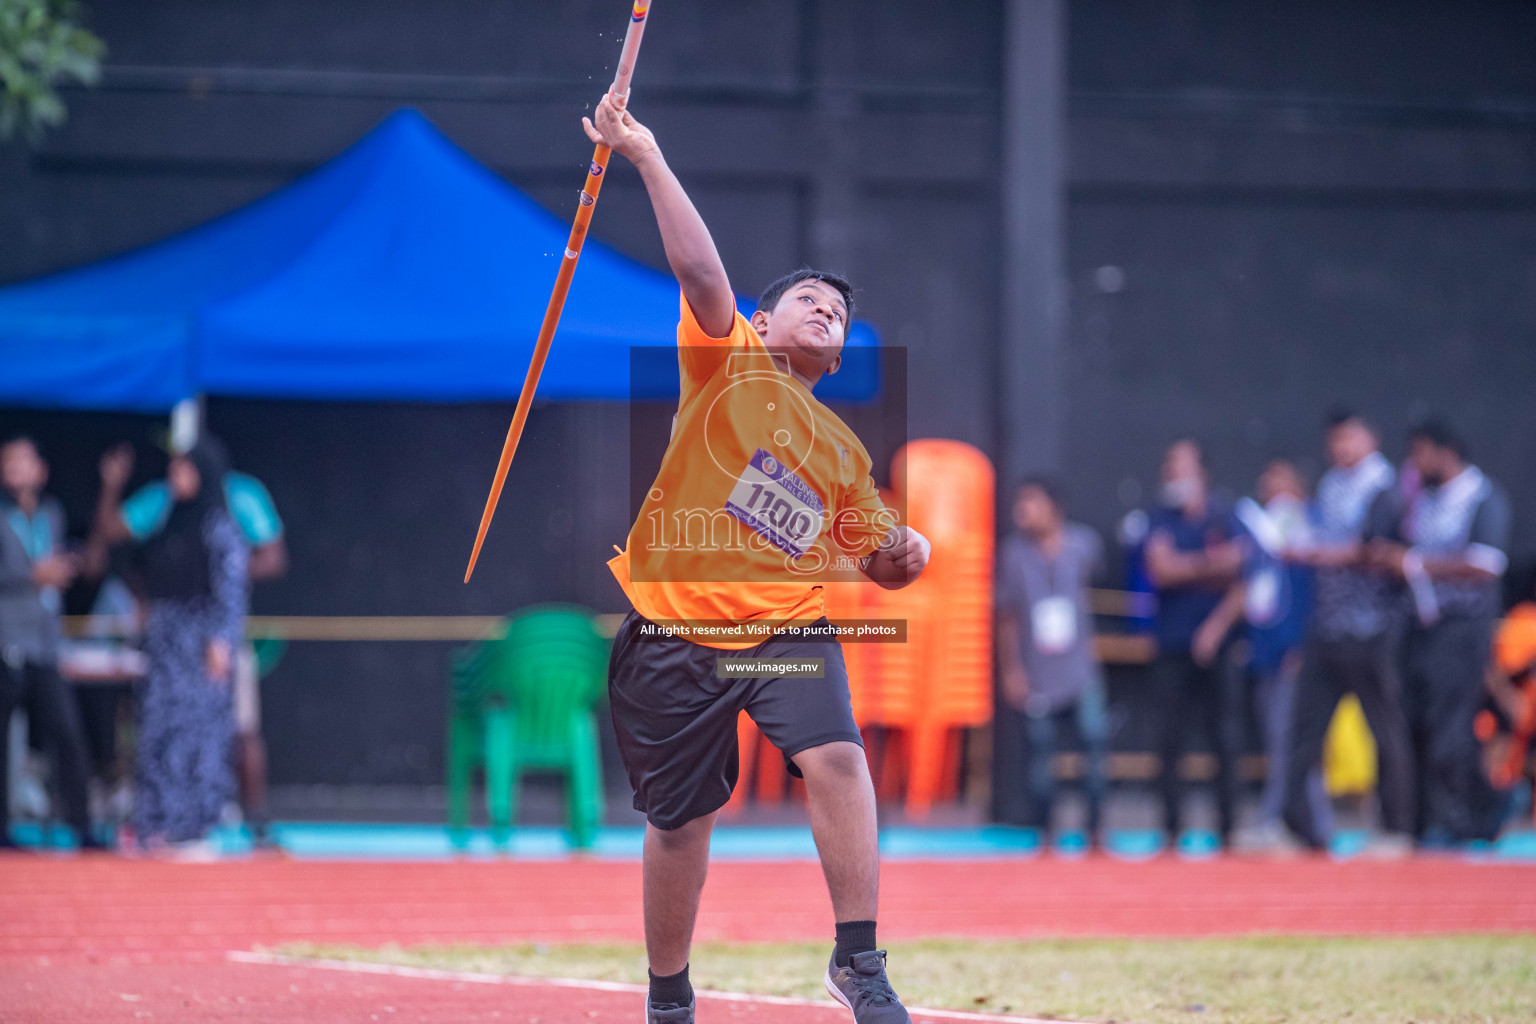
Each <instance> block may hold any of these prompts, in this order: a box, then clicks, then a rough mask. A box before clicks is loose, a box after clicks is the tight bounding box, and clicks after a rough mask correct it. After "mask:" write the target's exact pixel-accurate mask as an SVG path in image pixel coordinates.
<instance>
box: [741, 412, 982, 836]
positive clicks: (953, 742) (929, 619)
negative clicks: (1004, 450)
mask: <svg viewBox="0 0 1536 1024" xmlns="http://www.w3.org/2000/svg"><path fill="white" fill-rule="evenodd" d="M892 480H893V483H894V485H895V487H896V488H897V490H898V491H900V490H901V489H902V488H904V487H906V486H908V481H910V486H911V487H912V488H913V489H912V490H909V491H906V492H905V505H906V519H905V520H904V522H908V523H910V524H911V525H912V526H913V527H915V528H916V529H917V530H918V531H919V532H921V533H922V534H923V535H924V536H926V537H927V538H928V539H929V540H930V541H931V542H932V544H933V559H932V561H931V562H930V564H929V566H928V569H927V570H926V571H925V572H924V575H923V579H922V581H921V582H920V583H918V584H916V585H914V586H911V587H906V588H904V589H901V590H884V589H881V588H880V587H877V586H875V585H874V584H872V583H870V582H868V581H867V580H862V579H859V580H848V581H833V582H829V583H827V584H825V585H824V589H825V594H824V597H825V600H826V606H827V614H828V616H829V617H830V618H832V619H834V620H838V621H855V622H856V621H861V620H870V619H888V620H889V619H894V620H901V621H905V622H906V624H907V642H906V643H904V644H891V643H845V644H844V645H843V656H844V659H845V660H846V661H847V665H848V683H849V690H850V691H851V695H852V698H853V714H854V719H855V721H857V722H858V723H859V725H860V727H865V726H871V725H878V726H885V727H887V728H889V729H891V730H894V731H896V733H897V735H895V736H894V737H892V739H893V740H894V742H892V743H891V744H890V745H889V746H888V747H887V752H886V756H885V758H884V763H883V765H882V766H881V777H880V779H879V780H878V783H879V789H880V792H881V795H882V796H893V795H895V793H896V791H897V790H898V785H899V783H900V782H902V781H904V782H905V784H906V804H907V810H908V812H909V813H910V814H912V815H913V816H921V815H923V814H926V813H927V811H928V810H929V808H930V807H931V806H932V805H933V803H934V802H935V800H938V799H941V798H943V797H945V796H947V795H953V794H954V792H955V791H956V789H957V786H958V779H959V770H960V742H959V740H960V730H962V729H965V728H968V727H972V726H976V725H982V724H985V723H986V722H988V721H990V720H991V717H992V559H993V515H992V509H993V488H994V479H993V472H992V464H991V463H990V462H989V461H988V460H987V457H986V456H985V455H983V454H982V453H981V452H980V451H978V450H977V449H975V448H973V447H971V446H970V445H968V444H964V443H962V442H959V441H943V440H923V441H913V442H911V443H910V444H908V445H907V446H905V447H904V448H902V450H901V451H900V452H898V453H897V456H896V459H895V460H894V461H893V464H892ZM886 497H887V504H888V506H889V507H891V508H893V509H894V508H898V507H900V506H901V501H900V500H899V495H896V494H891V495H887V496H886ZM737 742H738V744H739V745H740V749H741V776H740V779H739V780H738V784H737V787H736V791H735V793H734V794H733V795H732V797H731V801H730V803H729V804H727V805H726V810H727V813H732V812H735V811H739V810H740V809H741V808H742V806H743V805H744V804H745V802H746V800H747V797H748V792H749V790H751V789H752V788H753V787H754V786H755V788H756V796H757V799H758V801H759V802H761V803H776V802H778V801H779V800H781V799H783V796H784V793H785V791H786V787H787V782H788V778H787V775H786V773H785V772H784V767H783V760H782V758H781V757H780V755H779V753H778V751H776V750H774V749H773V747H772V746H771V745H770V744H768V742H767V741H766V740H765V739H764V738H763V737H762V734H761V733H759V732H758V730H757V727H756V726H755V725H753V724H752V721H751V719H750V718H748V717H747V716H746V715H745V714H743V715H742V716H741V718H740V720H739V722H738V727H737ZM898 754H899V755H900V757H901V760H898V758H897V755H898ZM903 761H904V763H902V762H903Z"/></svg>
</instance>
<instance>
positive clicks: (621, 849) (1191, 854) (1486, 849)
mask: <svg viewBox="0 0 1536 1024" xmlns="http://www.w3.org/2000/svg"><path fill="white" fill-rule="evenodd" d="M12 835H13V836H14V838H15V840H16V841H17V842H18V843H20V844H22V845H23V846H29V847H34V848H37V847H48V848H52V849H57V850H67V849H69V848H71V847H72V846H73V838H72V836H71V834H70V832H69V831H68V830H67V829H64V828H62V827H60V828H55V829H52V830H49V833H48V834H47V836H46V840H47V841H46V842H45V836H44V830H43V829H42V828H41V827H39V826H37V825H35V824H34V825H26V824H21V825H17V826H15V827H14V828H13V829H12ZM272 835H273V838H275V839H276V840H277V842H278V843H279V844H280V845H281V846H282V847H283V849H284V850H285V851H286V852H287V853H288V855H289V856H292V857H297V858H300V859H314V860H428V861H430V860H452V859H455V858H459V857H464V858H468V859H471V860H494V859H498V858H501V857H512V858H518V859H527V860H548V859H553V858H562V857H566V856H568V855H570V854H571V853H572V852H573V851H572V848H571V846H570V842H569V839H568V837H567V834H566V832H565V830H564V829H560V828H551V827H547V826H545V827H530V828H519V829H516V830H514V831H513V833H512V838H511V842H510V843H509V844H508V847H507V849H506V850H505V851H500V850H497V848H496V846H495V844H494V843H493V842H492V841H491V835H490V832H489V831H488V830H483V829H482V830H476V831H474V832H472V833H471V837H470V841H469V845H468V848H467V849H466V850H464V851H462V852H461V851H459V850H456V849H455V848H454V847H453V845H452V843H450V842H449V839H448V830H447V829H446V828H444V827H442V826H439V825H354V824H330V823H312V822H287V823H279V824H276V825H274V826H273V828H272ZM643 838H644V832H643V831H642V830H641V829H640V828H637V827H625V828H604V829H600V830H599V832H598V836H597V842H596V844H595V845H594V846H593V848H592V850H590V851H589V852H588V855H589V856H592V857H595V858H597V859H600V860H638V859H639V857H640V851H641V843H642V840H643ZM216 839H217V841H218V843H219V845H220V846H221V847H222V849H223V852H224V853H225V854H226V855H228V856H235V857H238V856H244V855H246V854H248V853H250V851H251V841H250V836H249V835H248V834H247V833H246V831H245V830H244V829H243V828H238V827H236V828H224V829H220V830H219V831H218V833H217V834H216ZM1366 839H1367V834H1366V833H1364V832H1340V833H1338V834H1337V835H1335V836H1334V840H1333V848H1332V853H1333V856H1334V857H1336V858H1339V859H1342V860H1347V859H1349V858H1350V857H1353V856H1355V855H1356V854H1358V853H1359V852H1360V849H1361V848H1362V847H1363V846H1364V845H1365V842H1366ZM1106 846H1107V848H1108V852H1109V853H1110V854H1111V855H1113V856H1116V857H1119V858H1122V859H1125V860H1140V859H1144V858H1147V857H1152V856H1156V855H1158V854H1160V853H1161V852H1162V850H1163V842H1162V837H1161V835H1160V834H1159V833H1158V832H1156V831H1154V830H1151V829H1121V830H1117V831H1112V832H1110V834H1109V836H1108V839H1107V842H1106ZM1087 849H1088V844H1087V837H1086V836H1085V835H1083V834H1082V833H1080V832H1079V833H1072V832H1069V833H1066V834H1064V835H1062V836H1060V837H1058V839H1057V843H1056V846H1055V849H1054V850H1053V851H1052V852H1053V853H1054V854H1056V855H1057V856H1065V857H1072V856H1082V855H1085V854H1086V853H1087ZM880 851H881V854H882V855H883V856H884V857H886V858H887V859H890V860H998V859H1005V860H1006V859H1019V858H1028V857H1035V856H1039V855H1040V854H1041V853H1042V852H1043V851H1042V848H1041V837H1040V835H1039V833H1037V832H1035V831H1034V830H1032V829H1024V828H1008V827H1004V826H999V825H988V826H981V827H978V828H921V827H916V826H909V825H902V826H892V827H889V828H885V829H882V830H881V833H880ZM1217 852H1218V851H1217V842H1216V836H1215V835H1214V834H1212V833H1210V832H1201V831H1192V832H1187V833H1185V834H1184V835H1183V836H1182V837H1181V838H1180V841H1179V845H1178V853H1179V855H1180V856H1181V857H1183V858H1185V859H1189V860H1201V859H1206V858H1209V857H1214V856H1216V855H1217ZM1461 852H1462V854H1463V855H1464V856H1465V857H1467V859H1469V860H1472V861H1489V862H1536V831H1518V832H1510V833H1509V834H1507V835H1505V836H1504V837H1503V838H1501V839H1500V840H1499V841H1498V842H1497V843H1473V844H1469V845H1468V846H1466V847H1465V848H1464V849H1463V850H1462V851H1461ZM711 855H712V856H713V857H714V858H716V859H718V860H815V859H816V845H815V843H814V842H813V841H812V840H811V830H810V829H809V828H806V827H761V826H733V825H724V826H721V827H719V828H717V829H716V830H715V834H714V839H713V841H712V843H711Z"/></svg>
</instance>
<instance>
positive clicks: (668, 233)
mask: <svg viewBox="0 0 1536 1024" xmlns="http://www.w3.org/2000/svg"><path fill="white" fill-rule="evenodd" d="M596 115H597V116H596V123H595V124H594V123H593V120H592V119H590V118H585V117H584V118H582V119H581V124H582V127H583V128H585V129H586V132H587V137H588V138H589V139H591V140H592V141H593V142H595V143H598V144H599V145H606V146H608V147H610V148H611V149H612V150H613V151H614V152H615V153H618V154H620V155H621V156H623V157H625V158H626V159H628V160H629V162H630V163H632V164H634V165H635V169H636V170H638V171H639V172H640V179H641V180H642V181H644V182H645V190H646V192H647V193H649V194H650V197H651V207H652V208H653V209H654V210H655V211H656V224H657V226H658V227H660V228H661V241H662V244H663V245H664V246H666V250H667V263H668V264H669V265H670V266H671V268H672V273H673V274H674V275H675V276H676V277H677V283H678V284H679V285H681V286H682V289H683V296H684V297H685V298H687V300H688V305H689V306H690V307H692V309H693V315H694V318H695V319H697V320H698V322H699V326H700V327H702V328H703V329H704V331H705V333H707V334H708V335H709V336H710V337H712V338H723V337H725V336H726V335H728V334H730V333H731V325H732V324H733V323H734V322H735V319H736V296H735V294H734V293H733V292H732V291H731V282H730V279H729V278H728V277H726V274H725V264H723V263H721V262H720V254H719V253H718V252H717V251H715V240H714V239H713V238H711V237H709V228H707V227H705V226H704V218H703V217H700V216H699V211H698V210H695V209H694V208H693V202H692V201H691V200H690V199H689V198H688V193H687V192H685V191H683V186H682V183H681V182H679V181H678V180H677V175H675V174H673V173H672V168H670V167H668V166H667V161H666V160H665V159H664V158H663V157H662V155H661V147H660V146H658V145H657V144H656V137H655V136H654V135H652V134H651V131H650V129H649V128H647V127H645V126H644V125H642V124H641V123H640V122H638V121H636V120H635V119H634V116H633V115H632V114H630V112H629V111H627V110H620V109H619V108H618V107H617V106H616V105H615V104H614V102H613V96H612V94H609V95H606V96H604V97H603V99H602V102H600V103H598V105H597V111H596Z"/></svg>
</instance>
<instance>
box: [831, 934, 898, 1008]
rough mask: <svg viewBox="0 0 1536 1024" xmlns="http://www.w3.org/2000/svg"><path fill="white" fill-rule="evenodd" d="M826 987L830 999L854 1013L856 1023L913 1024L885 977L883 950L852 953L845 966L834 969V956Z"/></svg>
mask: <svg viewBox="0 0 1536 1024" xmlns="http://www.w3.org/2000/svg"><path fill="white" fill-rule="evenodd" d="M826 985H827V991H828V992H830V993H832V998H833V999H836V1000H837V1001H838V1002H840V1003H842V1004H843V1005H844V1006H846V1007H848V1009H850V1010H852V1011H853V1019H854V1020H855V1021H856V1022H857V1024H912V1018H911V1017H909V1016H907V1010H906V1007H904V1006H902V1005H901V1000H900V999H898V998H896V991H895V989H893V988H891V983H890V981H889V980H887V978H886V976H885V950H883V949H877V950H874V951H873V952H870V953H855V954H853V956H852V957H850V958H849V961H848V966H847V967H839V966H837V958H836V956H835V955H834V956H833V958H832V960H831V962H830V963H828V964H827V977H826Z"/></svg>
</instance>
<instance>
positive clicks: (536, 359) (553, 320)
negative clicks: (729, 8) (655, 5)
mask: <svg viewBox="0 0 1536 1024" xmlns="http://www.w3.org/2000/svg"><path fill="white" fill-rule="evenodd" d="M651 3H652V0H635V7H634V11H633V12H632V14H631V16H630V19H629V31H628V32H626V33H625V34H624V49H623V50H622V51H620V53H619V69H618V73H617V74H616V75H615V76H614V79H613V88H612V90H611V91H612V92H613V98H614V102H615V103H616V104H617V105H618V107H619V109H620V110H622V109H623V108H624V106H625V104H626V103H628V101H629V80H630V78H631V77H633V75H634V73H635V58H636V57H638V56H639V55H640V37H641V36H643V35H644V34H645V19H646V16H647V15H648V14H649V13H650V9H651ZM612 152H613V151H612V150H611V149H609V148H608V147H607V146H604V145H602V144H599V145H598V147H597V149H596V150H595V151H594V152H593V154H592V166H591V168H589V169H588V171H587V183H586V184H585V185H583V186H582V189H581V205H580V206H578V207H577V208H576V220H575V222H574V223H572V224H571V237H570V240H569V241H567V242H566V243H565V258H564V259H562V260H561V261H560V272H559V273H558V274H556V275H555V290H554V291H553V292H552V293H550V296H549V306H548V307H547V308H546V309H545V310H544V323H543V324H542V325H541V326H540V327H539V340H538V342H537V343H536V344H535V345H534V346H533V359H532V360H531V361H530V362H529V363H528V376H527V377H526V378H524V380H523V393H522V394H521V395H519V396H518V398H517V411H516V412H514V413H513V414H512V426H510V427H508V428H507V440H506V443H505V444H503V445H502V446H501V461H500V462H498V463H497V464H496V477H495V479H493V480H492V481H491V493H490V495H489V496H488V497H487V498H486V499H485V511H484V512H482V513H481V514H480V529H479V530H478V531H477V532H476V533H475V549H474V550H473V551H471V552H470V553H469V568H467V569H465V570H464V582H465V583H468V582H469V578H470V577H471V576H472V575H474V572H475V562H476V560H478V559H479V557H480V546H481V545H482V544H484V543H485V531H486V530H488V529H490V527H491V516H493V515H495V514H496V502H497V501H498V500H499V499H500V498H501V488H502V485H503V484H505V483H506V482H507V469H508V468H509V467H511V465H512V456H513V455H514V454H515V453H516V452H517V442H518V440H519V439H520V438H521V437H522V436H523V424H525V423H526V422H527V421H528V409H529V407H530V406H532V405H533V393H534V392H535V391H537V390H538V387H539V374H541V373H543V372H544V360H545V359H547V358H549V343H550V342H551V341H553V340H554V337H555V328H556V327H558V326H559V325H560V313H561V311H562V310H564V309H565V295H566V293H567V292H569V291H570V290H571V278H572V277H574V276H575V274H576V261H577V260H579V259H581V246H582V243H583V242H585V241H586V240H587V225H588V224H590V223H591V222H592V209H593V207H594V206H596V205H597V193H598V191H599V190H600V189H601V188H602V187H603V172H604V171H606V170H607V169H608V157H609V156H610V155H612Z"/></svg>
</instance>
